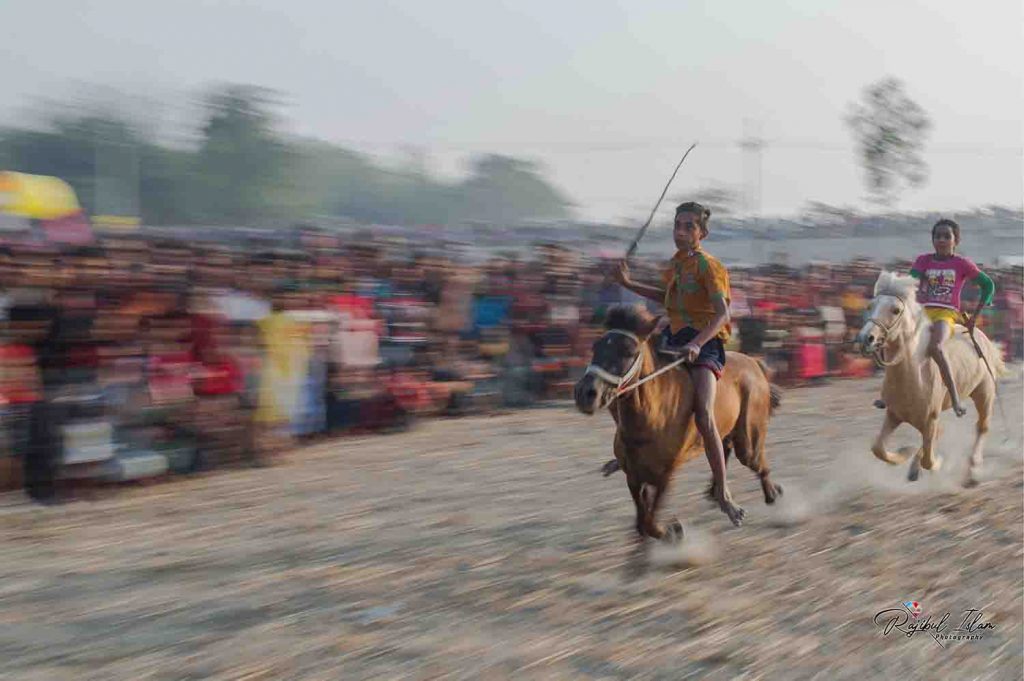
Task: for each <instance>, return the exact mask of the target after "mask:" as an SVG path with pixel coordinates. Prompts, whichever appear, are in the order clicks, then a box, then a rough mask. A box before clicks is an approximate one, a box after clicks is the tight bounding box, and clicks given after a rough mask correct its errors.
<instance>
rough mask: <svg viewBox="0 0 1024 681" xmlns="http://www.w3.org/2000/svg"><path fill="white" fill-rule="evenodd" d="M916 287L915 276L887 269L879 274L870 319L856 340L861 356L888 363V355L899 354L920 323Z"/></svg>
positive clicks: (869, 312) (868, 317)
mask: <svg viewBox="0 0 1024 681" xmlns="http://www.w3.org/2000/svg"><path fill="white" fill-rule="evenodd" d="M916 288H917V280H916V279H914V278H913V277H908V276H905V275H902V274H898V273H896V272H884V271H883V272H882V273H881V274H880V275H878V281H876V282H875V297H874V299H873V300H872V301H871V304H870V305H869V306H868V310H867V319H866V320H865V322H864V326H862V327H861V329H860V332H858V333H857V337H856V338H855V339H854V342H855V343H856V344H857V345H858V346H859V347H860V352H861V354H862V355H865V356H869V355H870V356H873V357H875V358H876V359H878V360H879V361H880V362H882V363H883V364H885V363H886V360H885V357H886V356H889V357H892V356H894V355H895V354H896V350H897V348H898V347H899V346H900V345H901V344H902V343H904V342H905V341H906V340H907V338H908V336H909V333H911V332H913V330H914V328H915V326H916V323H917V318H918V316H919V313H920V305H918V303H917V300H916V298H915V290H916Z"/></svg>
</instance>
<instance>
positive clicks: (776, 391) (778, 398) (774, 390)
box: [755, 358, 782, 414]
mask: <svg viewBox="0 0 1024 681" xmlns="http://www.w3.org/2000/svg"><path fill="white" fill-rule="evenodd" d="M755 361H756V362H757V366H759V367H760V368H761V373H762V374H764V380H766V381H768V393H769V395H771V398H770V399H771V409H770V410H769V411H768V413H769V414H774V413H775V410H776V409H778V408H779V405H781V404H782V388H780V387H779V386H777V385H775V384H774V383H772V378H771V374H770V373H769V371H768V365H766V364H765V363H764V361H763V360H760V359H756V358H755Z"/></svg>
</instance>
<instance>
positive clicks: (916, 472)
mask: <svg viewBox="0 0 1024 681" xmlns="http://www.w3.org/2000/svg"><path fill="white" fill-rule="evenodd" d="M920 476H921V467H920V466H911V467H910V470H908V471H907V481H908V482H917V479H918V478H919V477H920Z"/></svg>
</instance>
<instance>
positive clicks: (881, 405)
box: [872, 400, 885, 409]
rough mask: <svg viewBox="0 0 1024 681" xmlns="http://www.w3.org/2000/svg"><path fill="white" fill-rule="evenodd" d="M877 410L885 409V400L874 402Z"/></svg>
mask: <svg viewBox="0 0 1024 681" xmlns="http://www.w3.org/2000/svg"><path fill="white" fill-rule="evenodd" d="M872 404H874V405H875V408H876V409H885V400H875V401H874V402H872Z"/></svg>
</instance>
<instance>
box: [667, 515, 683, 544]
mask: <svg viewBox="0 0 1024 681" xmlns="http://www.w3.org/2000/svg"><path fill="white" fill-rule="evenodd" d="M663 539H664V541H665V543H667V544H678V543H679V542H681V541H682V540H683V524H682V523H681V522H679V519H678V518H673V519H672V520H671V522H669V524H668V525H666V526H665V536H664V538H663Z"/></svg>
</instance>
